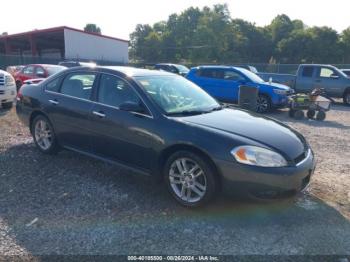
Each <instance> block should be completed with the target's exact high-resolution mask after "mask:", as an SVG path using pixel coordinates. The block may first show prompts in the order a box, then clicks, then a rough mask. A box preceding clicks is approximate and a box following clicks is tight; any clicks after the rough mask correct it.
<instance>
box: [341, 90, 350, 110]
mask: <svg viewBox="0 0 350 262" xmlns="http://www.w3.org/2000/svg"><path fill="white" fill-rule="evenodd" d="M343 102H344V104H345V105H347V106H350V90H346V91H345V93H344V96H343Z"/></svg>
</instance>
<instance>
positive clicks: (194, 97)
mask: <svg viewBox="0 0 350 262" xmlns="http://www.w3.org/2000/svg"><path fill="white" fill-rule="evenodd" d="M136 80H137V81H138V83H139V84H140V85H141V86H142V87H143V89H144V90H145V92H146V93H147V94H148V96H149V97H150V98H151V99H152V100H153V101H154V102H155V103H156V104H157V105H159V106H160V107H161V108H162V109H163V110H164V111H165V113H166V114H168V115H175V114H182V113H183V114H185V113H189V114H191V112H206V111H210V110H213V109H214V108H217V107H219V106H220V105H219V104H218V103H217V102H216V100H215V99H214V98H212V97H211V96H210V95H208V94H207V93H206V92H205V91H203V90H202V89H201V88H200V87H198V86H197V85H195V84H194V83H192V82H190V81H188V80H187V79H185V78H183V77H180V76H140V77H136Z"/></svg>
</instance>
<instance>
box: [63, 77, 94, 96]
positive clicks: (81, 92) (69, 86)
mask: <svg viewBox="0 0 350 262" xmlns="http://www.w3.org/2000/svg"><path fill="white" fill-rule="evenodd" d="M95 78H96V75H95V74H94V73H75V74H70V75H68V76H67V77H66V78H65V79H64V80H63V83H62V87H61V93H62V94H65V95H69V96H73V97H77V98H82V99H90V96H91V90H92V86H93V85H94V81H95Z"/></svg>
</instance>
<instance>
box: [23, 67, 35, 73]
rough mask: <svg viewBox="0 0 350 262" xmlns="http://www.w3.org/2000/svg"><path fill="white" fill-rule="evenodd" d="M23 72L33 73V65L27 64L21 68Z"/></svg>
mask: <svg viewBox="0 0 350 262" xmlns="http://www.w3.org/2000/svg"><path fill="white" fill-rule="evenodd" d="M23 74H25V75H32V74H34V66H27V67H25V68H24V69H23Z"/></svg>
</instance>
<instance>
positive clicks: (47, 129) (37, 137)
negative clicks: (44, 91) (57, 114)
mask: <svg viewBox="0 0 350 262" xmlns="http://www.w3.org/2000/svg"><path fill="white" fill-rule="evenodd" d="M31 132H32V136H33V139H34V142H35V145H36V146H37V147H38V149H39V150H40V151H41V152H43V153H45V154H55V153H57V151H58V149H59V147H58V144H57V140H56V136H55V132H54V130H53V127H52V125H51V123H50V121H49V120H48V119H47V118H46V117H45V116H43V115H39V116H37V117H35V119H34V120H33V122H32V125H31Z"/></svg>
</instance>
